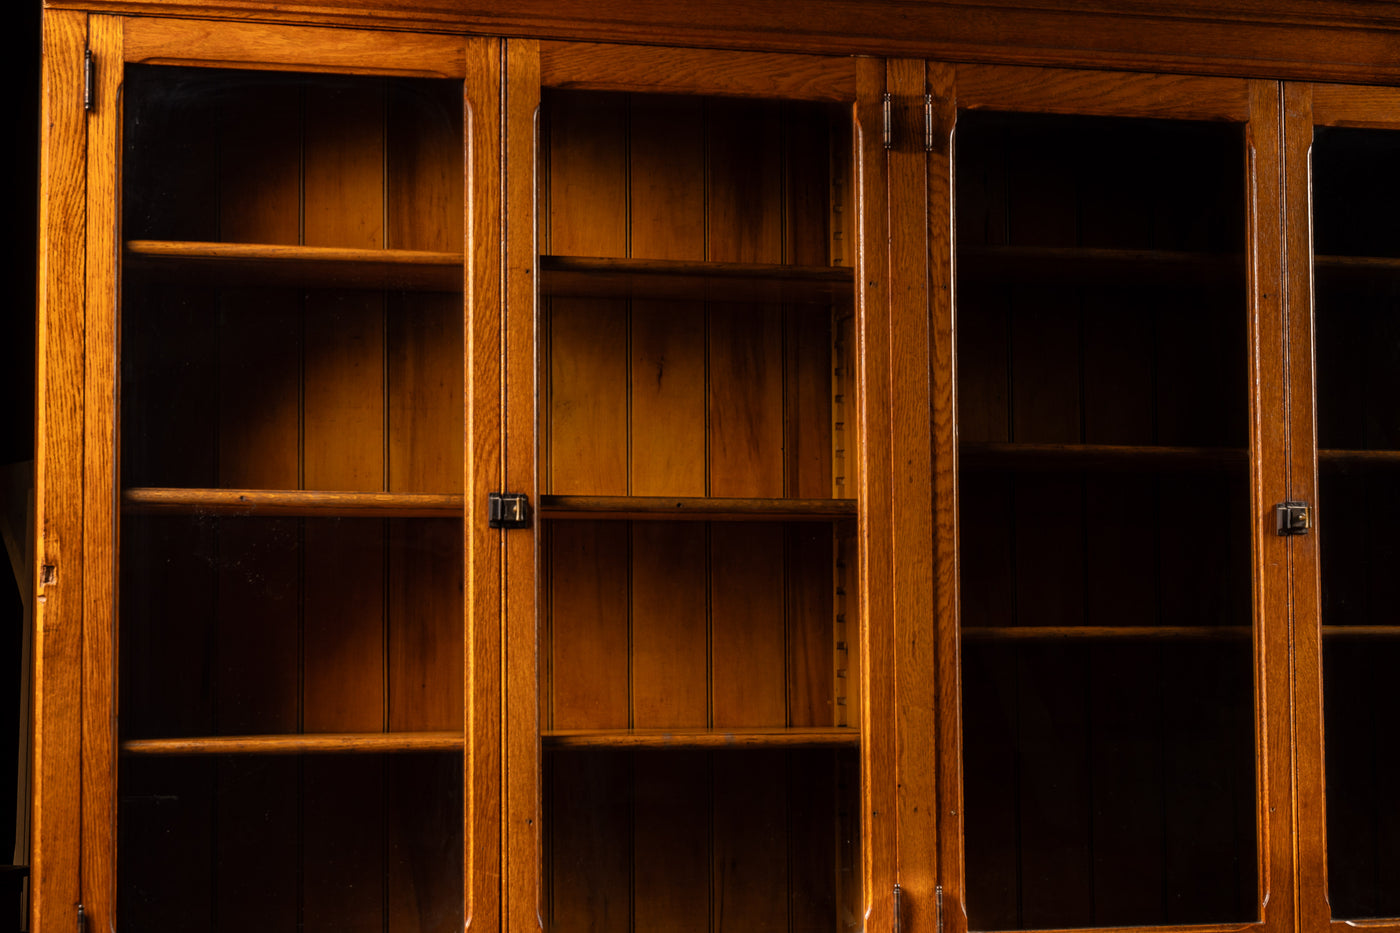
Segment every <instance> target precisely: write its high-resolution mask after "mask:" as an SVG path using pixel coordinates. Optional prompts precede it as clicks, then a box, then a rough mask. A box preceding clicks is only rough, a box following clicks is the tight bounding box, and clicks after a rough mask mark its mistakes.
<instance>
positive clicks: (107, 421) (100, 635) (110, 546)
mask: <svg viewBox="0 0 1400 933" xmlns="http://www.w3.org/2000/svg"><path fill="white" fill-rule="evenodd" d="M121 46H122V20H120V19H118V18H115V17H110V16H94V17H92V18H90V19H89V21H88V48H89V49H91V50H92V52H93V54H94V56H96V57H97V58H98V59H99V60H101V61H105V62H107V67H105V68H103V69H101V71H100V79H99V80H98V81H97V83H96V86H95V88H94V98H95V101H96V102H97V103H99V104H101V107H100V109H98V110H96V111H95V113H94V116H93V119H91V120H90V121H89V123H88V166H87V169H88V178H87V223H88V225H89V230H88V237H87V267H86V281H87V297H86V304H87V312H86V321H85V327H84V335H85V337H84V339H85V341H91V342H90V343H86V344H85V345H86V346H87V347H89V348H90V349H89V350H88V351H87V352H86V353H85V354H84V356H85V359H84V374H83V400H84V405H83V447H82V451H83V453H82V458H83V490H84V496H83V499H82V509H83V525H84V528H85V529H86V533H85V534H84V535H83V537H82V541H83V550H82V573H83V581H82V594H83V624H82V633H83V655H82V665H83V677H82V683H83V698H82V705H83V738H82V757H83V776H84V779H83V782H82V786H83V827H82V834H83V844H82V853H83V866H82V878H83V890H82V897H83V899H84V901H85V902H86V903H91V904H93V905H94V906H93V908H92V910H93V917H94V919H95V920H96V922H98V923H104V922H105V923H111V922H112V916H113V914H112V907H113V904H114V902H115V895H116V859H115V853H116V833H115V831H114V830H115V817H116V812H117V800H116V787H115V784H116V748H115V746H116V741H117V736H116V729H115V728H114V725H115V722H116V687H117V677H116V674H117V670H116V663H117V653H116V636H117V632H116V622H115V619H116V608H117V593H116V580H117V532H116V529H117V514H116V509H115V508H114V506H115V503H116V498H117V496H116V490H117V462H116V444H115V440H116V431H117V410H116V407H117V397H118V396H117V354H116V347H117V321H118V315H117V282H118V273H117V268H116V257H117V255H118V253H117V250H116V243H115V239H116V236H117V232H116V231H117V230H118V229H119V224H118V217H117V204H118V203H119V199H118V197H117V192H116V178H117V172H116V159H117V148H118V140H119V139H120V138H121V108H120V107H119V106H118V101H119V100H120V91H121V79H122V71H121V68H120V67H119V66H118V65H117V62H118V60H119V59H120V56H121V52H120V50H121ZM70 106H71V105H70Z"/></svg>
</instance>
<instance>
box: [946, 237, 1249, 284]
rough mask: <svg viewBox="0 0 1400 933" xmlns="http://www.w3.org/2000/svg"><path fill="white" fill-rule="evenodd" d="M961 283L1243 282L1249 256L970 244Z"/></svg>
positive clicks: (960, 259) (960, 258)
mask: <svg viewBox="0 0 1400 933" xmlns="http://www.w3.org/2000/svg"><path fill="white" fill-rule="evenodd" d="M955 263H956V265H957V273H958V276H959V278H960V279H963V280H968V281H998V282H1000V281H1006V280H1011V281H1038V282H1068V283H1073V282H1086V281H1092V282H1094V283H1117V284H1123V283H1141V282H1144V281H1147V282H1164V283H1188V284H1219V283H1224V282H1235V283H1238V284H1240V285H1243V283H1244V276H1245V265H1244V257H1243V256H1239V255H1233V254H1229V253H1190V252H1176V251H1170V250H1149V249H1094V248H1089V247H1049V246H966V247H961V248H960V249H959V250H958V252H957V256H956V258H955Z"/></svg>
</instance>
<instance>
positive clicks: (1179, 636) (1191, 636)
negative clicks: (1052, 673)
mask: <svg viewBox="0 0 1400 933" xmlns="http://www.w3.org/2000/svg"><path fill="white" fill-rule="evenodd" d="M1253 631H1254V629H1253V628H1251V627H1250V626H1247V625H1119V626H1112V625H1072V626H1037V625H1006V626H966V627H964V628H963V629H962V640H963V641H973V642H993V641H996V642H1012V641H1021V642H1040V643H1044V642H1057V641H1178V642H1179V641H1242V640H1244V639H1247V638H1249V637H1250V636H1251V635H1252V633H1253ZM1322 637H1323V638H1328V639H1332V638H1336V639H1358V638H1367V639H1370V638H1375V639H1385V638H1400V625H1324V626H1322Z"/></svg>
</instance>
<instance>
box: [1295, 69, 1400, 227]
mask: <svg viewBox="0 0 1400 933" xmlns="http://www.w3.org/2000/svg"><path fill="white" fill-rule="evenodd" d="M1286 93H1288V94H1289V95H1290V96H1291V100H1292V101H1293V102H1294V106H1295V109H1294V110H1293V111H1290V115H1293V116H1298V117H1302V116H1303V115H1304V114H1305V113H1306V112H1307V111H1308V110H1309V109H1310V110H1311V113H1312V124H1311V125H1312V126H1357V127H1361V126H1364V127H1370V128H1372V129H1385V130H1389V129H1395V128H1396V126H1397V123H1400V121H1397V119H1396V117H1395V114H1396V108H1397V106H1400V92H1398V91H1397V90H1396V89H1395V88H1393V87H1357V86H1354V85H1346V84H1311V85H1300V86H1297V87H1292V88H1288V89H1287V90H1286ZM1309 100H1310V101H1311V107H1310V108H1309V107H1308V101H1309ZM1299 133H1300V135H1299V136H1298V137H1297V138H1296V139H1294V140H1292V143H1293V145H1295V146H1296V145H1301V144H1302V143H1303V137H1302V135H1301V129H1300V130H1299ZM1307 139H1308V140H1309V141H1311V139H1312V133H1311V131H1309V133H1308V135H1307ZM1299 206H1302V205H1299ZM1311 207H1312V205H1311V204H1310V203H1309V204H1308V205H1307V208H1308V209H1309V213H1310V212H1311ZM1303 216H1308V215H1307V214H1304V215H1303Z"/></svg>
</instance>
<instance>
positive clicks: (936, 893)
mask: <svg viewBox="0 0 1400 933" xmlns="http://www.w3.org/2000/svg"><path fill="white" fill-rule="evenodd" d="M933 906H934V910H935V912H936V914H937V920H936V921H935V923H934V926H936V927H937V928H938V933H943V885H941V884H939V885H934V888H933Z"/></svg>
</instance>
